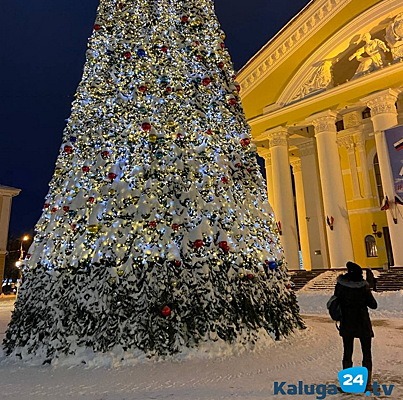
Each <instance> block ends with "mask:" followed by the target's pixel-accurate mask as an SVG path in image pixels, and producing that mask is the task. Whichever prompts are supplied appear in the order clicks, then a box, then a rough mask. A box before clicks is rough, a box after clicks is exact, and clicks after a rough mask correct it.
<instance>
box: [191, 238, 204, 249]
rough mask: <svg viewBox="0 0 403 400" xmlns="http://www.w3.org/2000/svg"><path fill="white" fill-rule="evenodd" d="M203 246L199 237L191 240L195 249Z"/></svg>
mask: <svg viewBox="0 0 403 400" xmlns="http://www.w3.org/2000/svg"><path fill="white" fill-rule="evenodd" d="M203 246H204V241H203V240H201V239H197V240H195V241H194V242H193V247H194V248H195V249H201V248H202V247H203Z"/></svg>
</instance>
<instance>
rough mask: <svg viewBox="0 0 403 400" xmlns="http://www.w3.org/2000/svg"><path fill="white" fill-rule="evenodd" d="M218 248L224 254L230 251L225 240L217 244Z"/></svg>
mask: <svg viewBox="0 0 403 400" xmlns="http://www.w3.org/2000/svg"><path fill="white" fill-rule="evenodd" d="M218 247H219V248H220V249H221V250H222V251H223V252H224V253H228V252H229V251H230V247H229V245H228V242H226V241H225V240H223V241H221V242H219V243H218Z"/></svg>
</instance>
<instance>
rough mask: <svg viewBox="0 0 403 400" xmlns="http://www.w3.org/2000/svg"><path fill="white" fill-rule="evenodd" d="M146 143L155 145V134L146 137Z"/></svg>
mask: <svg viewBox="0 0 403 400" xmlns="http://www.w3.org/2000/svg"><path fill="white" fill-rule="evenodd" d="M148 141H149V142H150V143H155V142H156V141H157V135H155V134H151V135H148Z"/></svg>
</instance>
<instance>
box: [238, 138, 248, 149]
mask: <svg viewBox="0 0 403 400" xmlns="http://www.w3.org/2000/svg"><path fill="white" fill-rule="evenodd" d="M240 143H241V146H242V147H248V146H249V145H250V139H249V138H245V139H241V141H240Z"/></svg>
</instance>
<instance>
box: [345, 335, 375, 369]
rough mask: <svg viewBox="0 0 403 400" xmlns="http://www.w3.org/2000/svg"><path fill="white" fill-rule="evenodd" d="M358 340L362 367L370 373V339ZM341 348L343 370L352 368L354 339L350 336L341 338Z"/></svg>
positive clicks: (362, 338)
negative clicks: (342, 347)
mask: <svg viewBox="0 0 403 400" xmlns="http://www.w3.org/2000/svg"><path fill="white" fill-rule="evenodd" d="M359 339H360V342H361V350H362V366H363V367H366V368H367V369H368V371H372V353H371V344H372V337H361V338H359ZM343 346H344V352H343V369H346V368H351V367H352V366H353V351H354V338H353V337H352V336H343Z"/></svg>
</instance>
